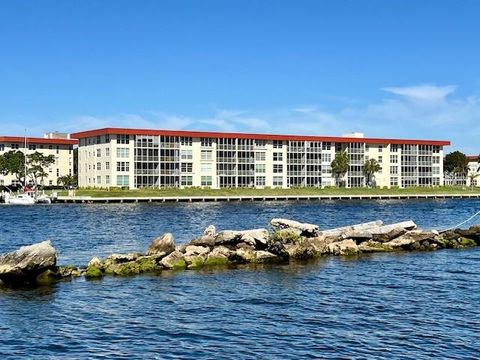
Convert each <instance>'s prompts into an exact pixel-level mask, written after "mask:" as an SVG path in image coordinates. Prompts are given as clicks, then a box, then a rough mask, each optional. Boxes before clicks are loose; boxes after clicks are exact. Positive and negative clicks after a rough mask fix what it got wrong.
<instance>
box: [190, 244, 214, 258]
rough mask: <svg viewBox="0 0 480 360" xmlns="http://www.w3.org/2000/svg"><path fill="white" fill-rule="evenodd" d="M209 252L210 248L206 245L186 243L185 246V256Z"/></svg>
mask: <svg viewBox="0 0 480 360" xmlns="http://www.w3.org/2000/svg"><path fill="white" fill-rule="evenodd" d="M209 252H210V248H208V247H206V246H196V245H188V246H187V247H185V256H192V255H204V254H207V253H209Z"/></svg>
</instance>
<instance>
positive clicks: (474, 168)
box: [467, 155, 480, 186]
mask: <svg viewBox="0 0 480 360" xmlns="http://www.w3.org/2000/svg"><path fill="white" fill-rule="evenodd" d="M467 158H468V179H467V185H468V186H480V159H479V157H478V156H475V155H471V156H467ZM476 174H478V176H477V177H476V178H475V179H473V180H471V179H470V177H471V175H476Z"/></svg>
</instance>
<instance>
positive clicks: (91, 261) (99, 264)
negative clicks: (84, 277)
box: [87, 256, 103, 269]
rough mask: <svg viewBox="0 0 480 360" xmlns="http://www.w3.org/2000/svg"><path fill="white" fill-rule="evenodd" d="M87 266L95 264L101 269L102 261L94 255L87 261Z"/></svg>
mask: <svg viewBox="0 0 480 360" xmlns="http://www.w3.org/2000/svg"><path fill="white" fill-rule="evenodd" d="M89 266H95V267H97V268H99V269H101V268H103V262H102V260H100V259H99V258H98V257H96V256H94V257H93V258H92V260H90V261H89V262H88V265H87V267H89Z"/></svg>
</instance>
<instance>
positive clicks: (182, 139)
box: [180, 136, 192, 146]
mask: <svg viewBox="0 0 480 360" xmlns="http://www.w3.org/2000/svg"><path fill="white" fill-rule="evenodd" d="M180 144H181V145H182V146H192V138H191V137H184V136H182V137H180Z"/></svg>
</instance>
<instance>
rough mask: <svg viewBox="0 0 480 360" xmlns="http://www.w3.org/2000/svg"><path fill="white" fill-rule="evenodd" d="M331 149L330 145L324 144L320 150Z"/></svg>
mask: <svg viewBox="0 0 480 360" xmlns="http://www.w3.org/2000/svg"><path fill="white" fill-rule="evenodd" d="M331 148H332V143H329V142H324V143H322V150H330V149H331Z"/></svg>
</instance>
